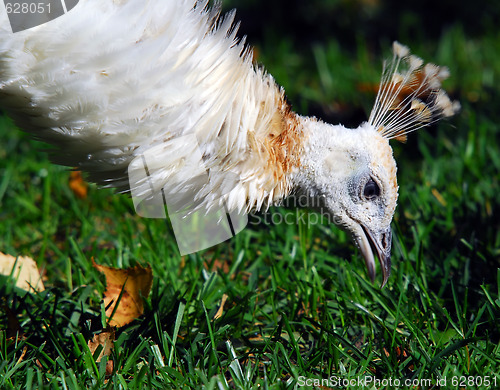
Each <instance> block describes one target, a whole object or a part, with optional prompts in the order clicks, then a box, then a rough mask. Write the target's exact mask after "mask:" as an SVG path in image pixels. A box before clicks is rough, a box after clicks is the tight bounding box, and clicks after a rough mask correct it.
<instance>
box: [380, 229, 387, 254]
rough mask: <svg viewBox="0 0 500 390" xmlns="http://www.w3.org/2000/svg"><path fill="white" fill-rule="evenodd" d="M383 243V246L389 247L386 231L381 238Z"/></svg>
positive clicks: (384, 247)
mask: <svg viewBox="0 0 500 390" xmlns="http://www.w3.org/2000/svg"><path fill="white" fill-rule="evenodd" d="M381 243H382V248H383V249H384V250H385V249H387V234H385V233H382V240H381Z"/></svg>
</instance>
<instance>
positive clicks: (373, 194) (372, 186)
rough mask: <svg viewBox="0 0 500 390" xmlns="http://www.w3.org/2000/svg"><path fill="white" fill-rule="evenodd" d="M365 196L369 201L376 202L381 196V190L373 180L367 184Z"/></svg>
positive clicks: (364, 191)
mask: <svg viewBox="0 0 500 390" xmlns="http://www.w3.org/2000/svg"><path fill="white" fill-rule="evenodd" d="M363 195H364V197H365V198H366V199H367V200H374V199H376V198H377V197H378V196H379V195H380V188H379V186H378V185H377V183H375V181H374V180H373V179H370V180H368V182H367V183H366V184H365V188H364V190H363Z"/></svg>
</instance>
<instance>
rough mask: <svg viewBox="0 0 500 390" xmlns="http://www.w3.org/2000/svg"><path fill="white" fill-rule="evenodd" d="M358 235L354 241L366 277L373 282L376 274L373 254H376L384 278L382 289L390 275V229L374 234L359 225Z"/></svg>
mask: <svg viewBox="0 0 500 390" xmlns="http://www.w3.org/2000/svg"><path fill="white" fill-rule="evenodd" d="M359 233H360V234H356V235H355V237H354V239H355V241H356V244H357V245H358V247H359V249H360V250H361V254H362V255H363V257H364V258H365V263H366V268H367V269H368V275H369V276H370V279H371V280H372V282H374V281H375V274H376V272H375V259H374V252H376V253H377V256H378V260H379V261H380V266H381V267H382V274H383V276H384V280H383V282H382V286H381V287H384V286H385V284H386V283H387V279H389V276H390V274H391V241H392V232H391V227H390V226H389V227H388V228H387V229H385V230H382V231H379V232H374V231H372V230H370V229H368V228H367V227H365V226H363V225H361V232H359Z"/></svg>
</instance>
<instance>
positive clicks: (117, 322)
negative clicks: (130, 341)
mask: <svg viewBox="0 0 500 390" xmlns="http://www.w3.org/2000/svg"><path fill="white" fill-rule="evenodd" d="M92 262H93V264H94V267H95V268H96V269H97V270H98V271H99V272H101V273H103V274H104V276H105V277H106V291H104V304H105V305H106V308H107V309H106V316H107V317H108V320H109V322H108V323H109V325H111V326H118V327H120V326H124V325H127V324H128V323H130V322H132V321H133V320H135V319H136V318H137V317H139V316H140V315H142V313H143V312H144V305H143V301H142V299H143V297H144V298H146V297H147V296H148V295H149V292H150V291H151V286H152V284H153V273H152V271H151V267H147V268H143V267H141V266H135V267H131V268H127V269H119V268H113V267H106V266H103V265H99V264H96V262H95V261H93V260H92ZM122 290H123V294H122V296H121V298H120V301H119V303H118V307H117V308H116V310H115V305H116V302H118V298H119V297H120V294H121V293H122ZM113 311H114V313H113ZM111 315H113V317H112V318H111V319H109V318H110V316H111Z"/></svg>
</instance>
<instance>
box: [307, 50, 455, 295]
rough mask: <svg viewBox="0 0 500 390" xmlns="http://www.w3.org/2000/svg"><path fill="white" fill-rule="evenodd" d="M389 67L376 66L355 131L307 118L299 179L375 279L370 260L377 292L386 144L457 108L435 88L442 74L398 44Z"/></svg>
mask: <svg viewBox="0 0 500 390" xmlns="http://www.w3.org/2000/svg"><path fill="white" fill-rule="evenodd" d="M393 51H394V56H393V59H392V61H390V62H388V63H385V64H384V72H383V74H382V82H381V84H380V87H379V90H378V94H377V97H376V101H375V105H374V108H373V110H372V112H371V114H370V118H369V120H368V121H367V122H365V123H363V124H362V125H361V126H359V127H358V128H357V129H347V128H345V127H344V126H341V125H336V126H332V125H329V124H326V123H323V122H321V121H318V120H316V119H311V118H307V120H306V122H305V123H304V128H308V129H309V130H310V131H308V134H309V139H308V145H307V147H306V152H305V154H304V160H303V164H304V166H305V169H304V170H303V172H304V174H303V176H302V181H303V182H304V185H302V186H301V188H306V189H307V191H308V195H309V196H312V197H313V198H317V199H319V200H320V202H319V203H318V204H319V205H320V208H321V211H322V212H326V213H327V214H328V215H329V217H331V219H330V220H332V221H333V222H335V223H336V224H337V225H339V226H340V227H341V228H344V229H345V230H347V231H348V232H349V233H350V234H351V235H352V237H353V239H354V241H355V243H356V245H357V246H358V247H359V249H360V251H361V254H362V255H363V257H364V260H365V263H366V266H367V269H368V274H369V276H370V278H371V279H372V281H373V280H374V279H375V268H376V267H375V260H374V258H375V255H376V256H377V257H378V259H379V262H380V265H381V268H382V273H383V282H382V286H384V285H385V284H386V282H387V279H388V278H389V275H390V271H391V260H390V259H391V242H392V233H391V226H390V225H391V221H392V218H393V215H394V211H395V209H396V203H397V198H398V185H397V178H396V170H397V168H396V162H395V160H394V158H393V154H392V148H391V146H390V145H389V140H390V139H393V138H395V139H397V140H400V141H404V140H405V137H406V134H408V133H409V132H411V131H414V130H416V129H418V128H421V127H424V126H427V125H429V124H431V123H433V122H435V121H437V120H439V119H440V118H442V117H448V116H451V115H453V114H455V113H456V112H457V111H458V110H459V104H458V103H457V102H451V101H450V99H449V98H448V96H447V95H446V93H445V92H444V91H443V90H442V89H441V81H442V80H443V79H444V78H446V77H447V75H448V71H447V69H446V68H440V67H438V66H436V65H432V64H427V65H425V66H423V61H422V60H421V59H420V58H418V57H416V56H413V55H410V53H409V50H408V48H407V47H406V46H403V45H401V44H399V43H397V42H395V43H394V46H393Z"/></svg>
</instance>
